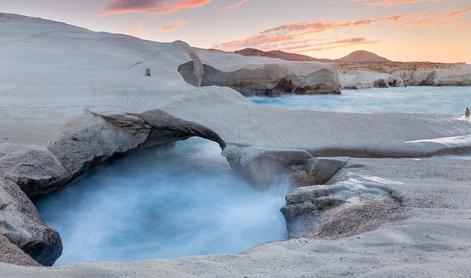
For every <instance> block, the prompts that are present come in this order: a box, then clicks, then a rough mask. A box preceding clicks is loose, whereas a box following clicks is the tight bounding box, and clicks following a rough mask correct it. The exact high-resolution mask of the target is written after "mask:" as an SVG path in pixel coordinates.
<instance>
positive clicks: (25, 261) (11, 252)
mask: <svg viewBox="0 0 471 278" xmlns="http://www.w3.org/2000/svg"><path fill="white" fill-rule="evenodd" d="M0 262H4V263H9V264H16V265H26V266H39V264H38V263H37V262H36V261H35V260H33V259H32V258H31V257H30V256H29V255H27V254H26V253H25V252H23V251H22V250H21V249H20V248H18V247H17V246H16V245H14V244H12V243H11V242H10V241H9V240H8V239H7V238H6V237H4V236H2V235H0Z"/></svg>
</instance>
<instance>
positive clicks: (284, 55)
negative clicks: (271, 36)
mask: <svg viewBox="0 0 471 278" xmlns="http://www.w3.org/2000/svg"><path fill="white" fill-rule="evenodd" d="M235 53H236V54H239V55H242V56H260V57H268V58H277V59H281V60H286V61H321V62H329V61H331V60H329V59H317V58H313V57H311V56H307V55H301V54H296V53H288V52H284V51H281V50H272V51H263V50H259V49H255V48H245V49H242V50H238V51H235Z"/></svg>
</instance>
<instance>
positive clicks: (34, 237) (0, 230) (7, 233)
mask: <svg viewBox="0 0 471 278" xmlns="http://www.w3.org/2000/svg"><path fill="white" fill-rule="evenodd" d="M0 236H4V237H5V238H7V239H8V240H9V242H11V243H12V244H14V245H16V246H17V247H19V248H20V249H22V250H23V251H24V252H25V253H26V254H28V255H29V256H31V258H33V259H34V260H35V261H36V262H38V263H40V264H42V265H45V266H50V265H52V264H54V262H55V261H56V259H57V258H59V256H60V255H61V253H62V242H61V239H60V237H59V234H58V233H57V232H56V231H55V230H53V229H51V228H49V227H48V226H47V225H46V224H45V223H44V221H43V220H42V219H41V217H40V216H39V214H38V212H37V211H36V207H35V206H34V205H33V203H32V202H31V200H30V199H29V198H28V197H27V196H26V194H25V193H24V192H23V191H22V190H21V189H20V187H19V186H18V185H17V184H14V183H12V182H9V181H5V180H3V181H2V179H1V178H0ZM8 250H11V251H12V252H16V251H15V250H14V249H11V248H9V249H8ZM4 256H5V257H8V256H11V255H7V254H5V255H4Z"/></svg>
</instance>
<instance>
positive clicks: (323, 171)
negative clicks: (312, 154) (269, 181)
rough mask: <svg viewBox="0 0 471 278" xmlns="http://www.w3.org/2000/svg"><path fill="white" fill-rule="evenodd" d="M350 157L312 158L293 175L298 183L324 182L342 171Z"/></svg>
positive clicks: (314, 183) (312, 183) (304, 184)
mask: <svg viewBox="0 0 471 278" xmlns="http://www.w3.org/2000/svg"><path fill="white" fill-rule="evenodd" d="M349 159H350V158H348V157H332V158H327V157H325V158H323V157H316V158H311V159H309V161H308V162H307V163H306V165H305V166H304V167H302V168H301V169H298V170H297V171H296V173H295V174H294V175H293V178H294V180H295V182H296V184H297V185H299V186H306V185H316V184H324V183H326V182H327V181H328V180H330V179H331V178H332V177H333V176H334V175H335V174H336V173H337V172H338V171H340V170H341V169H342V168H343V167H344V166H345V165H346V164H347V162H348V160H349Z"/></svg>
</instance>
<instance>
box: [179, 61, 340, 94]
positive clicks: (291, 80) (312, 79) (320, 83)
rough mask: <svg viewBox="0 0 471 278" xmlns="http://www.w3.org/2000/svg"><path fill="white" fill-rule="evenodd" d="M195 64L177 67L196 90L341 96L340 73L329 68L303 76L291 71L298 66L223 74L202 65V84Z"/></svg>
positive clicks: (264, 67)
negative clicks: (226, 89) (206, 87)
mask: <svg viewBox="0 0 471 278" xmlns="http://www.w3.org/2000/svg"><path fill="white" fill-rule="evenodd" d="M194 65H195V63H194V62H188V63H185V64H183V65H180V66H179V67H178V72H180V74H181V75H182V76H183V78H184V79H185V81H187V82H188V83H190V84H191V85H193V86H199V85H200V86H213V85H216V86H226V87H230V88H232V89H234V90H237V91H239V92H241V93H242V94H243V95H245V96H249V95H254V94H255V95H264V96H280V95H282V94H284V93H294V94H308V95H315V94H340V79H339V76H338V73H337V70H336V69H335V68H333V67H332V66H331V65H328V64H326V66H325V68H321V69H319V65H318V64H314V65H313V67H312V69H310V71H309V69H307V71H306V72H304V73H296V72H294V71H293V70H291V69H290V68H294V67H295V66H296V65H295V64H291V65H290V64H288V63H284V64H265V65H260V66H259V67H256V68H241V69H238V70H236V71H230V72H223V71H220V70H218V69H216V68H214V67H212V66H210V65H203V71H204V74H203V76H202V80H201V81H200V80H199V79H198V77H197V76H196V75H195V72H196V71H195V66H194Z"/></svg>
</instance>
